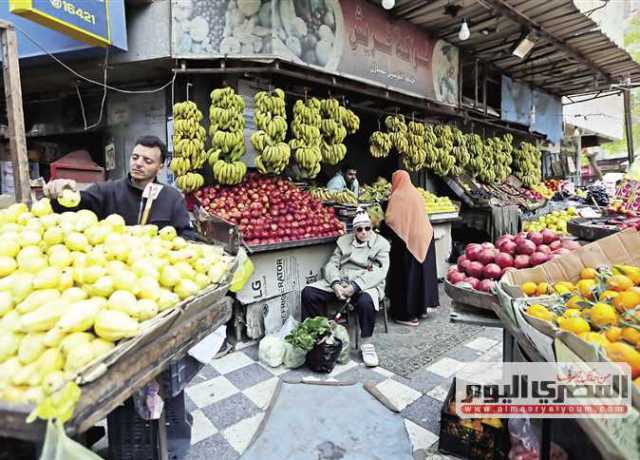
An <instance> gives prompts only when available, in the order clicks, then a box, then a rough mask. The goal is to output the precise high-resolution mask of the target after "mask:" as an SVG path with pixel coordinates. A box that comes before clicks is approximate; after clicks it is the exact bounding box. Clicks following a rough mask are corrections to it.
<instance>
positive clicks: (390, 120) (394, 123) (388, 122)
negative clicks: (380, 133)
mask: <svg viewBox="0 0 640 460" xmlns="http://www.w3.org/2000/svg"><path fill="white" fill-rule="evenodd" d="M384 124H385V126H386V127H387V129H388V130H389V131H390V132H392V133H398V132H401V133H406V132H407V124H406V123H405V121H404V115H389V116H387V117H386V118H385V119H384Z"/></svg>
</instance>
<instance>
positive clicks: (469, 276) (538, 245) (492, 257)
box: [447, 229, 580, 292]
mask: <svg viewBox="0 0 640 460" xmlns="http://www.w3.org/2000/svg"><path fill="white" fill-rule="evenodd" d="M579 247H580V243H578V242H576V241H573V240H570V239H562V238H560V237H559V236H558V234H557V233H555V232H554V231H552V230H547V229H545V230H543V231H541V232H529V233H524V232H523V233H518V234H517V235H511V234H506V235H502V236H501V237H500V238H498V239H497V240H496V242H495V244H493V243H488V242H487V243H482V244H479V243H469V244H468V245H467V246H466V247H465V251H464V254H463V255H461V256H460V257H458V260H457V261H456V265H452V266H451V267H450V268H449V270H448V272H447V280H448V281H449V282H450V283H452V284H455V285H462V284H467V285H470V286H471V287H472V288H473V289H476V290H478V291H482V292H491V288H492V287H493V283H494V282H495V281H496V280H499V279H500V278H502V275H504V274H505V273H506V272H507V271H509V270H516V269H521V268H529V267H535V266H536V265H540V264H543V263H545V262H547V261H549V260H551V259H553V258H555V257H559V256H561V255H563V254H568V253H569V252H571V251H573V250H574V249H578V248H579Z"/></svg>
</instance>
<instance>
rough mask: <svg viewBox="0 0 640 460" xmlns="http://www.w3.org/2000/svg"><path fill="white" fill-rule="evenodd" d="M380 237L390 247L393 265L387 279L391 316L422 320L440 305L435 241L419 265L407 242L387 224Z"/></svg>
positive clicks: (403, 319)
mask: <svg viewBox="0 0 640 460" xmlns="http://www.w3.org/2000/svg"><path fill="white" fill-rule="evenodd" d="M381 233H382V235H383V236H384V237H385V238H387V240H389V242H390V243H391V254H390V257H391V263H390V266H389V274H388V275H387V296H388V297H389V299H390V300H391V316H392V317H393V318H394V319H396V320H400V321H411V320H413V319H416V318H420V316H422V315H423V314H424V313H426V311H427V308H434V307H437V306H438V305H439V304H440V300H439V297H438V273H437V267H436V246H435V239H431V243H430V244H429V249H428V250H427V258H426V259H425V261H424V262H423V263H420V262H418V261H417V260H416V258H415V257H413V254H411V253H410V252H409V250H408V249H407V245H406V244H405V242H404V241H402V239H401V238H400V237H398V235H396V234H395V232H394V231H393V230H392V229H391V228H389V227H388V226H387V225H386V224H384V223H383V224H382V228H381Z"/></svg>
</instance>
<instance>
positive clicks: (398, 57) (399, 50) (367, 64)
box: [338, 0, 458, 105]
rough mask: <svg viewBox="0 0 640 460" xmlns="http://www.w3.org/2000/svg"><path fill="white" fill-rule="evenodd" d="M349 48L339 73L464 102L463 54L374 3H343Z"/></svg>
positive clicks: (452, 101)
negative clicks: (460, 71) (460, 69)
mask: <svg viewBox="0 0 640 460" xmlns="http://www.w3.org/2000/svg"><path fill="white" fill-rule="evenodd" d="M340 5H341V6H342V15H343V17H344V37H343V40H344V44H343V52H342V59H341V60H340V64H339V65H338V71H339V72H341V73H345V74H352V75H355V76H359V77H364V78H366V79H368V80H373V81H376V82H379V83H382V84H384V85H386V86H389V87H391V88H400V89H403V90H406V91H408V92H411V93H414V94H418V95H420V96H423V97H425V96H426V97H428V98H430V99H435V100H439V101H441V102H445V103H449V104H454V105H455V104H457V102H458V50H457V48H455V47H454V46H451V45H449V44H448V43H446V42H443V41H435V40H434V39H432V38H431V37H430V36H429V35H428V34H426V33H425V32H424V31H422V30H420V29H418V28H417V27H416V26H414V25H412V24H410V23H409V22H406V21H391V20H390V19H389V16H388V15H387V14H386V13H385V12H384V11H383V10H381V9H380V8H378V7H377V6H375V5H374V4H372V3H370V2H366V1H362V0H349V1H344V2H340Z"/></svg>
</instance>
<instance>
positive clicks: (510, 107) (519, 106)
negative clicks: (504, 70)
mask: <svg viewBox="0 0 640 460" xmlns="http://www.w3.org/2000/svg"><path fill="white" fill-rule="evenodd" d="M532 106H533V96H532V94H531V89H530V88H529V85H526V84H522V83H518V82H516V81H513V80H511V78H509V77H505V76H502V103H501V111H502V119H503V120H504V121H510V122H513V123H519V124H521V125H525V126H529V125H530V124H531V107H532Z"/></svg>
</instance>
